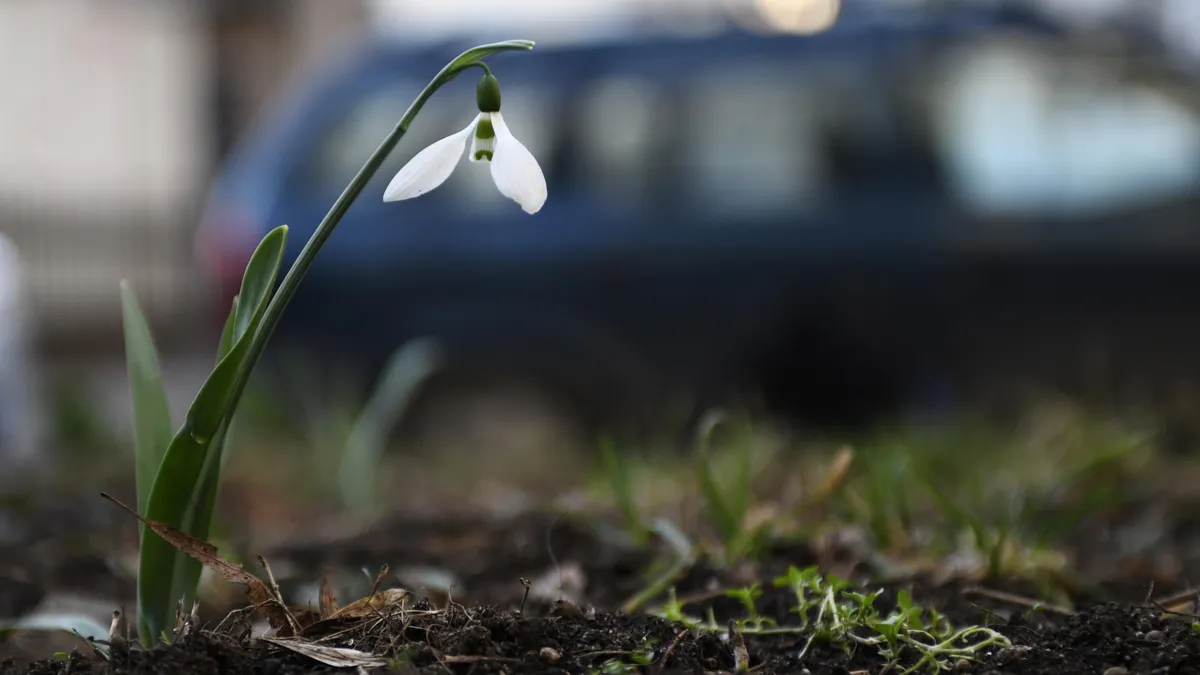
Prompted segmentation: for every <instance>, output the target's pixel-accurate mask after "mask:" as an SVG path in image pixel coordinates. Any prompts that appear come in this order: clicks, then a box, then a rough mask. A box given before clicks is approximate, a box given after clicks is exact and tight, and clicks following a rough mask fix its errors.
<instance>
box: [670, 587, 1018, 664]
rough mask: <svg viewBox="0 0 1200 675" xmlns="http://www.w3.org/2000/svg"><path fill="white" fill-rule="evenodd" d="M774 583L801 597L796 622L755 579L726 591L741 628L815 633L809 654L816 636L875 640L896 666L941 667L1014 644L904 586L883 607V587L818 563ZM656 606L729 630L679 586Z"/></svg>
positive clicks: (845, 641)
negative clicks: (765, 596) (693, 607)
mask: <svg viewBox="0 0 1200 675" xmlns="http://www.w3.org/2000/svg"><path fill="white" fill-rule="evenodd" d="M773 584H774V586H775V587H776V588H781V589H788V590H790V591H791V592H792V594H793V597H794V598H795V605H794V606H793V607H792V610H791V611H792V613H793V614H795V615H796V617H797V618H796V622H795V623H794V624H792V625H778V624H776V623H775V622H774V621H772V620H769V619H766V618H764V617H762V616H760V615H759V614H758V610H757V608H756V606H755V604H756V601H757V599H758V598H759V597H760V596H761V594H762V592H761V590H760V589H759V588H758V587H756V586H752V587H749V588H744V589H736V590H731V591H727V593H726V594H727V595H728V596H730V597H734V598H737V599H738V600H740V601H741V602H742V604H743V605H744V607H745V609H746V613H747V616H746V618H743V619H740V620H738V621H736V622H735V623H736V628H737V630H739V631H740V632H741V633H743V634H745V635H771V634H783V633H791V634H798V635H804V634H807V635H808V636H809V637H808V640H807V641H806V642H805V644H804V647H803V649H802V650H801V652H800V657H801V658H803V657H804V655H805V654H807V653H808V651H809V649H810V647H811V646H812V645H813V643H814V642H822V643H826V644H832V645H838V646H840V647H842V648H844V649H846V650H852V649H856V648H860V647H871V648H874V649H875V650H876V652H877V653H878V654H879V657H880V658H881V659H883V660H884V661H886V662H887V663H888V665H889V667H899V666H901V665H902V664H907V666H906V667H905V669H904V670H902V671H900V672H901V673H905V674H907V673H916V672H923V673H938V672H943V671H947V670H950V669H951V668H953V667H954V665H955V664H956V663H957V662H958V661H962V660H966V661H971V660H974V659H975V658H976V656H977V655H978V654H979V653H980V652H981V651H983V650H985V649H989V648H998V647H1009V646H1011V644H1012V643H1011V642H1010V641H1009V640H1008V638H1006V637H1005V636H1004V635H1001V634H1000V633H998V632H996V631H994V630H992V629H990V628H987V627H985V626H968V627H965V628H956V627H955V626H953V625H952V624H951V623H950V621H949V620H948V619H947V618H946V617H945V616H943V615H942V614H940V613H939V612H937V611H936V610H934V609H932V608H926V607H922V606H920V605H918V604H916V603H914V602H913V600H912V598H911V596H910V595H909V594H908V593H907V592H905V591H900V592H899V594H898V595H897V599H896V607H895V608H894V609H893V610H892V611H891V612H888V613H886V614H885V613H882V612H880V611H879V610H878V609H877V608H876V607H875V602H876V601H877V600H878V599H879V597H880V596H881V595H882V593H883V591H881V590H877V591H872V592H870V593H862V592H859V591H855V590H852V589H851V587H850V585H849V584H848V583H847V582H845V581H842V580H840V579H838V578H836V577H834V576H832V575H828V576H822V575H821V574H820V573H819V572H818V570H817V569H816V568H815V567H809V568H806V569H799V568H797V567H791V568H789V569H788V572H787V574H785V575H784V576H782V577H779V578H777V579H775V580H774V582H773ZM655 613H656V614H657V615H658V616H660V617H662V618H664V619H667V620H670V621H675V622H678V623H681V624H684V625H686V626H687V627H689V628H692V629H694V630H705V631H713V632H719V631H723V630H727V628H725V627H722V626H721V625H720V624H718V623H717V621H716V619H715V617H714V616H713V613H712V611H711V609H710V610H709V612H708V616H707V617H705V618H704V619H699V618H696V617H692V616H688V615H687V614H686V613H685V612H684V606H683V603H682V602H680V600H679V599H678V597H677V596H676V595H675V591H674V589H671V590H670V591H669V593H668V598H667V601H666V603H665V604H664V605H663V606H662V607H660V608H659V609H658V610H657V611H656V612H655Z"/></svg>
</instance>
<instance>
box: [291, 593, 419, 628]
mask: <svg viewBox="0 0 1200 675" xmlns="http://www.w3.org/2000/svg"><path fill="white" fill-rule="evenodd" d="M411 595H412V594H411V593H409V592H408V591H406V590H404V589H403V588H389V589H387V590H383V591H379V592H378V593H374V594H372V595H369V596H367V597H365V598H362V599H361V600H356V601H354V602H352V603H350V604H349V605H346V606H345V607H343V608H341V609H339V610H337V611H336V612H334V613H333V614H331V615H329V616H328V617H327V618H324V619H322V620H320V621H317V622H316V623H313V624H312V625H310V626H308V627H307V628H305V629H304V634H305V635H306V636H309V637H313V636H317V635H323V634H325V633H327V632H328V631H329V630H330V629H332V628H334V627H339V628H340V627H341V626H342V624H343V623H344V622H347V621H359V620H362V619H372V618H376V617H380V616H387V615H389V614H391V613H393V612H394V611H395V610H396V609H399V608H403V607H404V602H405V601H406V600H407V599H408V598H409V597H410V596H411Z"/></svg>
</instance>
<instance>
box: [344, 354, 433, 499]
mask: <svg viewBox="0 0 1200 675" xmlns="http://www.w3.org/2000/svg"><path fill="white" fill-rule="evenodd" d="M441 359H442V354H441V350H440V348H439V347H438V346H437V343H436V342H434V341H433V340H430V339H419V340H412V341H409V342H407V343H405V344H403V345H401V346H400V348H399V349H397V350H396V351H395V352H393V353H392V355H391V357H390V358H389V359H388V362H387V364H386V365H385V366H384V370H383V375H382V377H380V379H379V382H378V384H377V385H376V388H375V391H374V392H372V394H371V397H370V398H369V399H368V400H367V404H366V406H365V407H364V408H363V411H362V413H360V414H359V417H358V419H357V420H356V421H355V423H354V427H353V428H352V429H351V431H350V436H349V438H347V439H346V448H345V452H344V454H343V455H342V463H341V466H340V468H339V470H338V483H339V487H340V488H341V492H342V499H343V501H344V502H345V503H346V505H347V506H349V507H350V508H352V509H355V510H357V511H359V512H360V513H366V512H368V511H369V509H370V508H372V507H373V506H375V503H376V498H377V496H378V495H377V493H378V485H377V478H378V466H379V461H380V458H381V456H382V455H383V452H384V450H385V447H384V446H385V445H386V443H387V438H388V436H389V435H390V434H391V433H392V429H393V428H394V427H395V426H396V423H397V422H398V421H399V420H400V419H401V417H402V416H403V415H404V413H405V411H407V410H408V408H409V406H410V405H411V404H412V401H413V399H415V398H416V395H417V392H418V391H419V390H420V387H421V385H422V384H424V383H425V382H426V381H427V380H428V379H429V377H430V376H431V375H433V374H434V373H435V372H436V371H437V369H438V368H439V367H440V365H441Z"/></svg>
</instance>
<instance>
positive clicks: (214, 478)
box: [171, 297, 244, 607]
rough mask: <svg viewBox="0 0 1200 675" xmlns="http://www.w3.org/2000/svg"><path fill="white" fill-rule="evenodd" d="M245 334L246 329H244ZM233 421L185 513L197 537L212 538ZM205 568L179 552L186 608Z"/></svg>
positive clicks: (186, 525) (229, 339)
mask: <svg viewBox="0 0 1200 675" xmlns="http://www.w3.org/2000/svg"><path fill="white" fill-rule="evenodd" d="M237 309H238V298H237V297H234V299H233V306H232V308H231V309H230V311H229V317H228V318H227V319H226V320H225V327H224V329H223V330H222V331H221V340H220V343H219V345H218V347H217V363H218V364H219V363H220V362H221V360H222V359H224V358H225V357H226V356H227V355H228V354H229V352H230V350H232V349H233V345H234V335H235V333H236V327H235V324H236V323H237V317H238V311H237ZM243 333H244V331H243ZM229 422H230V421H229V420H227V421H226V422H225V423H223V424H222V425H221V428H220V430H219V431H218V432H217V433H216V435H215V436H213V442H212V450H210V451H209V452H208V453H207V456H206V457H205V458H204V469H203V470H202V471H201V474H200V475H201V479H200V482H199V483H198V484H197V485H196V489H195V490H194V491H193V493H192V499H191V501H190V502H189V503H188V511H187V514H186V515H185V516H184V520H183V526H182V527H181V528H180V529H181V530H183V531H184V532H187V533H189V534H191V535H192V536H193V537H196V538H197V539H201V540H203V541H208V535H209V532H210V528H211V526H212V516H213V510H214V508H215V507H216V504H217V494H218V492H219V488H220V485H221V469H222V467H223V465H224V463H225V442H226V439H227V437H228V434H227V432H228V429H229ZM203 569H204V567H203V565H201V564H200V561H198V560H196V559H195V558H193V557H191V556H188V555H183V554H182V553H180V552H178V551H176V552H175V573H174V574H173V575H172V578H173V579H174V584H173V587H172V589H171V596H172V597H177V598H183V603H184V606H185V607H190V606H191V603H192V600H193V599H194V598H195V595H196V589H197V588H198V586H199V585H200V574H201V572H202V571H203Z"/></svg>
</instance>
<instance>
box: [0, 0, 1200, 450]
mask: <svg viewBox="0 0 1200 675" xmlns="http://www.w3.org/2000/svg"><path fill="white" fill-rule="evenodd" d="M509 37H522V38H530V39H534V40H536V41H538V43H539V46H538V49H537V50H536V51H535V52H534V53H533V54H532V55H520V56H514V55H504V56H501V57H497V58H495V59H494V64H493V69H494V70H495V72H496V73H497V75H498V76H499V77H500V82H501V84H502V85H503V86H504V89H503V91H504V103H505V106H504V112H505V116H506V119H507V120H508V122H509V124H510V126H511V128H512V129H513V131H514V133H515V134H516V135H517V136H518V138H520V139H521V140H522V141H523V142H524V143H525V144H526V145H527V146H528V147H529V148H530V149H531V150H532V151H533V153H534V154H535V155H536V156H537V157H538V159H539V161H540V162H541V163H542V167H543V169H544V171H545V173H546V175H547V180H548V183H549V190H550V198H549V202H548V203H547V205H546V207H545V209H544V210H543V211H542V212H541V213H539V214H538V215H536V216H534V217H528V216H525V215H524V214H523V213H520V211H519V209H517V208H516V207H515V206H514V205H513V204H511V203H509V202H508V201H506V200H505V199H504V198H503V197H501V196H499V194H498V193H497V191H496V190H495V188H494V186H493V185H492V184H491V181H490V180H489V178H488V177H487V175H486V171H487V168H486V166H475V165H468V164H467V163H465V162H464V163H463V165H462V166H461V167H460V168H459V169H458V170H457V171H456V173H455V175H454V176H453V177H452V179H451V180H450V181H449V182H448V183H447V184H446V185H445V186H443V187H442V188H440V189H439V190H437V191H435V192H434V193H431V194H430V195H428V196H426V197H423V198H422V199H420V200H414V201H411V202H405V203H402V204H386V205H385V204H383V203H382V200H381V199H380V195H381V194H382V190H383V186H384V185H386V182H387V181H388V180H389V179H390V177H391V175H392V174H393V173H394V171H395V170H397V169H398V168H399V166H401V165H402V164H403V162H404V161H405V160H406V159H407V158H409V157H411V156H412V155H413V154H414V153H415V152H416V151H417V150H419V149H420V148H421V147H424V146H425V145H427V144H428V143H430V142H432V141H433V140H435V139H437V138H440V137H442V136H444V135H447V134H449V133H451V132H453V131H455V130H457V129H459V128H461V127H462V126H464V125H465V124H466V123H467V122H469V121H470V119H471V118H472V116H473V115H474V108H473V96H472V91H473V87H474V81H473V80H472V78H470V77H463V78H461V81H459V82H455V83H453V84H452V85H451V86H448V87H446V88H445V89H444V90H443V91H442V92H441V93H439V95H438V96H437V97H436V98H435V99H434V100H433V101H432V102H431V103H430V104H429V106H428V107H427V109H426V111H425V113H424V114H423V115H422V116H421V117H420V118H418V121H417V123H416V124H415V125H414V126H413V128H412V129H411V132H410V134H409V136H408V137H406V138H405V139H404V141H403V142H402V143H401V145H400V147H399V149H398V150H397V151H396V153H394V155H393V156H392V157H391V158H390V159H389V160H388V162H387V163H386V164H385V166H384V167H383V169H382V170H381V171H380V173H379V174H378V175H377V176H376V178H375V180H374V181H373V182H372V183H371V185H370V186H369V187H368V188H367V190H366V191H365V192H364V194H363V196H362V197H361V199H360V200H359V202H358V203H357V204H356V205H355V206H354V208H353V209H352V210H351V212H350V214H349V215H348V216H347V218H346V220H345V221H344V222H343V224H342V225H341V228H340V229H339V231H338V232H337V233H336V234H335V236H334V237H333V239H332V240H331V242H330V244H329V246H328V247H327V248H326V250H325V251H324V252H323V253H322V257H321V260H320V261H319V262H318V264H317V265H316V266H315V267H314V268H313V270H312V273H311V274H310V276H309V278H308V279H307V280H306V281H305V283H304V285H303V287H302V289H301V291H300V293H299V295H298V296H297V298H296V300H295V302H294V304H293V306H292V307H291V308H290V309H289V312H288V314H287V316H286V318H285V320H284V322H283V323H282V324H281V326H280V328H279V331H278V333H277V334H276V336H275V338H274V339H273V340H272V343H271V345H270V346H269V347H268V359H267V362H264V364H263V369H262V373H261V374H260V375H261V376H260V378H259V380H258V381H257V382H256V387H257V388H256V390H255V391H256V392H258V394H256V395H255V396H252V397H251V399H250V400H249V401H248V402H247V406H246V412H245V415H244V417H245V418H246V420H244V422H245V423H246V424H257V425H259V426H260V427H262V428H274V429H282V430H286V431H288V432H289V433H293V434H294V435H295V436H297V437H300V438H303V439H306V440H305V442H307V443H318V444H319V443H320V442H325V441H321V440H320V439H322V438H326V439H327V438H328V437H330V435H331V434H332V435H334V436H336V434H338V433H342V434H344V433H347V432H346V429H348V428H350V427H351V426H352V425H353V422H354V420H355V419H357V417H358V415H359V413H360V412H361V410H362V409H363V406H364V405H366V403H365V402H366V401H367V399H368V398H369V397H370V396H372V393H373V392H374V393H375V394H378V393H379V392H380V390H381V388H386V387H384V383H382V382H381V381H380V375H381V374H382V373H385V372H392V371H403V372H402V373H400V374H399V375H395V377H396V378H398V379H397V381H399V382H401V384H395V383H393V384H391V385H387V386H388V387H392V388H393V389H395V391H393V392H392V395H391V398H390V399H389V400H391V401H394V402H396V403H395V405H396V406H401V404H402V407H403V411H398V410H397V411H394V415H392V416H393V417H397V418H402V419H400V423H399V431H397V432H396V433H398V434H401V435H405V434H407V436H405V437H406V438H407V439H408V441H409V442H410V443H412V444H413V445H412V447H416V446H417V445H419V444H434V445H436V444H438V443H441V444H443V445H455V446H461V447H465V448H470V447H476V448H478V447H480V446H481V445H482V446H486V447H487V448H489V450H488V452H491V450H490V449H491V448H493V447H509V448H510V449H514V451H517V450H516V449H527V448H530V447H535V446H537V447H551V448H554V447H560V446H563V445H569V444H573V445H580V446H590V445H591V444H593V443H594V439H595V438H596V437H597V436H598V435H601V434H609V433H611V434H622V435H628V436H629V437H630V438H646V437H663V436H665V437H668V438H670V437H671V434H677V433H682V432H681V430H685V429H689V428H691V427H690V426H689V425H690V424H691V422H692V421H694V419H695V417H696V416H697V415H698V414H700V413H701V412H702V411H704V410H706V409H708V408H710V407H712V406H715V405H726V406H734V407H738V408H745V409H750V410H754V411H757V412H761V413H763V414H766V415H770V416H773V417H777V418H779V419H782V420H785V421H788V422H791V423H799V424H803V425H809V426H811V427H813V428H818V429H861V428H865V427H869V426H870V425H872V424H878V423H881V421H893V420H896V419H908V418H919V419H934V420H940V419H949V418H952V417H953V416H954V415H957V414H961V412H962V411H963V410H965V409H969V408H972V407H977V406H991V405H1003V404H1005V402H1007V401H1011V400H1014V398H1013V397H1016V398H1020V397H1021V396H1025V395H1026V394H1028V392H1030V391H1046V390H1049V391H1053V392H1056V393H1066V394H1069V395H1070V396H1075V397H1081V398H1085V399H1088V400H1093V401H1096V402H1099V403H1101V404H1103V405H1113V404H1128V405H1154V406H1158V408H1157V409H1159V410H1163V411H1169V410H1176V409H1178V410H1183V411H1190V410H1191V408H1190V407H1189V406H1190V405H1191V402H1192V400H1193V394H1192V392H1193V390H1194V389H1193V387H1194V384H1195V383H1196V382H1197V378H1198V377H1200V349H1198V348H1197V347H1198V346H1200V339H1198V338H1200V322H1198V321H1197V320H1196V317H1197V316H1200V314H1198V313H1197V312H1196V311H1195V308H1196V298H1197V297H1198V294H1200V227H1198V226H1197V223H1198V222H1200V220H1198V218H1197V217H1198V216H1200V199H1198V197H1200V191H1198V188H1200V6H1198V5H1197V4H1196V3H1195V2H1192V1H1191V0H1153V1H1151V0H1013V1H1007V0H654V1H646V0H637V1H634V0H588V1H584V0H574V1H573V2H570V3H562V2H556V1H554V0H493V1H490V2H488V1H484V0H454V1H450V0H391V1H385V0H375V1H367V0H294V1H288V2H283V1H271V0H261V1H254V2H250V1H239V2H234V1H228V0H210V1H202V0H169V1H163V0H153V1H152V0H61V1H57V2H53V3H50V2H26V1H22V0H2V1H0V86H2V90H3V92H4V94H3V99H2V100H0V236H2V239H0V243H2V244H3V245H2V246H0V306H2V307H3V310H2V311H3V313H2V314H0V444H3V447H4V448H7V449H10V451H11V452H10V454H11V455H13V456H18V457H24V458H27V459H31V461H36V460H37V459H38V458H46V457H54V456H57V455H56V453H61V452H65V450H64V448H71V447H75V448H88V447H92V446H95V445H96V444H97V443H98V442H99V441H97V440H96V439H98V438H101V439H105V440H104V442H105V443H109V444H111V445H112V446H114V447H118V448H124V449H127V448H128V433H129V432H128V424H129V423H128V417H129V398H128V393H127V383H126V380H125V374H124V365H123V353H122V335H121V323H120V305H119V297H118V282H119V280H121V279H128V280H129V281H130V283H131V284H132V286H133V288H134V290H135V292H136V293H137V295H138V297H139V299H140V301H141V302H142V305H143V308H144V310H145V311H146V312H147V314H148V316H149V318H150V321H151V323H152V326H153V329H154V333H155V338H156V340H157V341H158V346H159V349H160V350H161V351H162V352H163V355H164V356H163V368H164V376H165V379H166V384H167V387H168V389H169V391H170V398H171V402H172V405H173V407H174V411H175V414H176V415H177V416H181V415H182V411H183V410H184V408H185V407H186V405H187V403H188V402H189V401H190V398H191V396H192V395H193V394H194V393H195V391H196V390H197V388H198V386H199V384H200V382H202V380H203V377H204V376H205V375H206V374H207V372H208V369H209V367H210V366H211V361H212V351H213V349H214V345H215V341H216V334H217V331H218V328H219V326H220V323H221V321H222V319H223V316H224V314H225V312H226V311H227V309H228V306H229V305H228V303H229V301H230V299H231V297H232V294H233V292H234V291H235V290H236V288H237V284H238V283H239V282H240V275H241V271H242V269H243V265H244V263H245V261H246V259H247V257H248V255H249V252H250V251H251V250H252V248H253V246H254V244H255V243H256V242H257V241H258V239H259V238H261V236H262V235H263V234H264V233H265V232H266V231H267V230H269V229H270V228H272V227H274V226H276V225H279V224H285V223H286V224H288V225H289V226H290V228H291V235H290V245H289V262H290V259H291V258H292V257H294V255H295V253H296V251H297V250H298V248H299V247H300V245H302V243H303V242H304V241H305V240H306V239H307V237H308V235H309V234H310V233H311V232H312V230H313V228H314V227H315V225H316V224H317V222H318V221H319V220H320V219H321V217H322V216H323V215H324V213H325V211H326V210H327V209H328V208H329V206H330V205H331V204H332V202H333V200H334V199H335V198H336V196H337V194H338V193H339V192H340V191H341V189H342V188H343V187H344V185H345V184H346V182H347V181H348V180H349V178H350V177H351V176H352V175H353V174H354V173H355V172H356V171H357V169H358V168H359V167H360V166H361V164H362V162H363V161H365V159H366V158H367V156H368V155H369V154H370V152H371V151H372V150H373V149H374V147H375V145H376V144H377V143H378V142H379V141H380V140H381V139H382V138H383V136H384V135H385V134H386V133H387V131H388V130H389V129H390V128H391V126H392V125H393V124H394V123H395V120H396V119H397V118H398V117H399V115H400V114H401V113H402V112H403V111H404V109H405V107H406V106H407V103H408V102H409V101H410V100H411V99H412V97H413V95H414V94H415V93H416V92H417V91H419V89H420V87H421V86H423V84H424V83H425V82H426V81H427V79H428V78H429V77H431V76H432V75H433V74H434V73H435V72H436V71H437V69H438V68H440V66H441V65H442V64H443V63H444V62H445V61H446V59H447V58H449V57H452V56H453V55H455V54H457V53H458V52H460V51H461V50H463V49H465V48H466V47H468V46H470V45H472V44H475V43H478V42H481V41H484V40H490V39H503V38H509ZM413 345H416V346H417V347H419V348H420V349H426V351H420V349H418V350H417V351H416V352H413V351H412V350H409V351H408V352H405V351H404V350H405V348H406V346H408V347H412V346H413ZM398 350H399V351H398ZM401 352H404V353H406V354H408V356H406V357H404V358H401V359H400V361H401V362H403V363H400V362H397V361H391V362H389V359H393V357H396V358H399V357H398V354H400V353H401ZM389 363H391V366H389V365H388V364H389ZM397 363H399V365H397ZM401 366H402V367H401ZM389 367H390V368H391V371H389V370H388V369H389ZM405 378H407V379H405ZM385 379H386V378H385ZM405 382H407V384H404V383H405ZM397 387H398V388H399V389H396V388H397ZM396 391H401V392H402V393H396ZM401 412H403V414H402V415H401V414H400V413H401ZM251 420H252V421H251ZM272 425H275V426H274V427H272ZM414 438H419V443H418V441H414ZM314 439H316V440H314ZM331 442H332V441H331ZM336 443H340V441H337V442H335V444H336ZM477 452H482V451H477ZM118 456H121V457H122V458H123V459H122V460H121V462H124V461H125V460H124V457H125V455H118Z"/></svg>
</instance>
